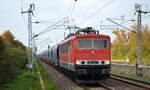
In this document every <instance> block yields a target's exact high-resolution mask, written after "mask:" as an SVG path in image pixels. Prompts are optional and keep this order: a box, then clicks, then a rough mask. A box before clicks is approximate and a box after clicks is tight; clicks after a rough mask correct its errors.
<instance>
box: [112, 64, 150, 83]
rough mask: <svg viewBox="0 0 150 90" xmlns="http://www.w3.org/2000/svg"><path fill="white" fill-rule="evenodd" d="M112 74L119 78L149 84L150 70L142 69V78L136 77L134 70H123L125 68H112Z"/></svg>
mask: <svg viewBox="0 0 150 90" xmlns="http://www.w3.org/2000/svg"><path fill="white" fill-rule="evenodd" d="M112 73H113V74H117V75H121V76H126V77H130V78H134V79H138V80H142V81H146V82H150V69H149V70H147V69H144V70H143V76H137V75H136V70H135V68H125V67H119V66H118V67H117V66H114V67H113V66H112Z"/></svg>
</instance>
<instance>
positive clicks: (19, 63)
mask: <svg viewBox="0 0 150 90" xmlns="http://www.w3.org/2000/svg"><path fill="white" fill-rule="evenodd" d="M25 49H26V47H25V46H24V45H23V44H22V43H21V42H20V41H18V40H15V37H14V36H13V34H12V33H11V32H10V31H9V30H7V31H5V32H4V33H3V34H2V35H1V36H0V87H1V85H3V84H5V83H7V82H9V81H11V80H12V79H14V78H15V77H16V75H17V74H18V72H19V71H20V70H22V69H24V68H25V67H26V63H27V53H26V51H25ZM0 89H1V88H0Z"/></svg>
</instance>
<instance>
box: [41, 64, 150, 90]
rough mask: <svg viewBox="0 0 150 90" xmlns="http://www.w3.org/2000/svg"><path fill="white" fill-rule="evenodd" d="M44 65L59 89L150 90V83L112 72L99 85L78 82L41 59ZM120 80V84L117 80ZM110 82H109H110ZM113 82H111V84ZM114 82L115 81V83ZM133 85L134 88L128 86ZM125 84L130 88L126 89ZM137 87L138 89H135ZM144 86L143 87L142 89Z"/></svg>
mask: <svg viewBox="0 0 150 90" xmlns="http://www.w3.org/2000/svg"><path fill="white" fill-rule="evenodd" d="M40 63H41V64H42V65H43V66H44V68H45V69H46V70H47V72H48V73H49V74H50V77H52V78H54V82H55V83H57V85H58V87H59V90H137V89H138V88H139V87H140V89H138V90H150V83H146V82H143V81H139V80H134V79H131V78H127V77H123V76H119V75H114V74H111V77H110V80H108V81H106V82H101V83H98V84H97V85H93V86H91V85H86V84H79V83H76V82H75V80H74V79H72V78H71V77H68V75H65V74H64V73H63V72H62V71H60V70H58V69H56V68H55V67H52V66H49V65H48V64H46V63H43V62H41V61H40ZM114 80H116V81H120V82H119V83H118V84H117V83H115V81H114ZM108 82H109V83H108ZM110 83H111V84H110ZM113 83H115V84H114V85H113ZM123 83H126V85H129V86H132V88H130V87H128V86H126V85H125V84H123ZM125 86H126V87H127V88H128V89H125ZM117 87H119V88H117ZM135 88H136V89H135ZM141 88H142V89H141Z"/></svg>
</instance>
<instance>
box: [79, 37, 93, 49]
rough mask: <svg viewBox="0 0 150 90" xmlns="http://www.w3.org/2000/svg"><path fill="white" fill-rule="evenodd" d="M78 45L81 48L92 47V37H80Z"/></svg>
mask: <svg viewBox="0 0 150 90" xmlns="http://www.w3.org/2000/svg"><path fill="white" fill-rule="evenodd" d="M77 47H78V48H79V49H92V39H79V40H78V41H77Z"/></svg>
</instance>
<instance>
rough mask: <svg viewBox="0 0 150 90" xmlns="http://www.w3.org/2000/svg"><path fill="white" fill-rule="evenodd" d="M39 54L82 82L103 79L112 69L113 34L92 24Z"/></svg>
mask: <svg viewBox="0 0 150 90" xmlns="http://www.w3.org/2000/svg"><path fill="white" fill-rule="evenodd" d="M39 56H40V57H43V58H46V59H47V60H48V61H47V62H49V63H51V64H53V65H55V66H56V67H59V68H63V69H64V70H66V71H67V72H69V73H71V75H74V78H75V80H76V81H77V82H79V83H97V82H100V81H102V80H103V79H107V78H108V77H109V75H110V71H111V43H110V37H109V36H108V35H102V34H99V31H97V30H94V29H93V28H91V27H87V28H84V29H79V30H78V31H76V32H75V33H72V34H69V35H68V37H67V38H65V40H63V41H61V42H60V43H58V44H57V45H55V46H52V47H49V48H48V49H47V50H46V51H44V52H42V53H41V54H39Z"/></svg>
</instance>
